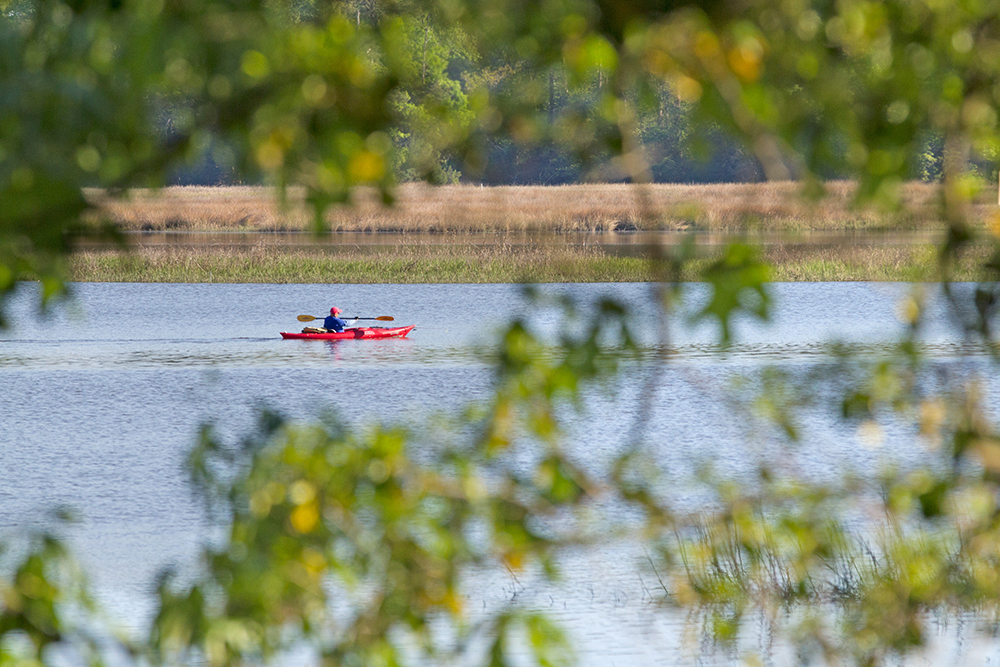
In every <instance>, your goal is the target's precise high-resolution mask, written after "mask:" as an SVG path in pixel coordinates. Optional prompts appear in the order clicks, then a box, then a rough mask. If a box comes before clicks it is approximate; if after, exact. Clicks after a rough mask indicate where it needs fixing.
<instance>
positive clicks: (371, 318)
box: [298, 315, 396, 322]
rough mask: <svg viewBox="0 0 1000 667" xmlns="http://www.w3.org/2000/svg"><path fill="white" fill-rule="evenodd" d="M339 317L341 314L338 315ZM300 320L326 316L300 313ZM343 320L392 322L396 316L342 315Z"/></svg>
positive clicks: (310, 320) (319, 318)
mask: <svg viewBox="0 0 1000 667" xmlns="http://www.w3.org/2000/svg"><path fill="white" fill-rule="evenodd" d="M338 317H339V316H338ZM298 319H299V322H312V321H313V320H323V319H326V318H325V317H313V316H312V315H299V318H298ZM340 319H342V320H379V321H380V322H392V321H393V320H394V319H396V318H394V317H389V316H388V315H382V316H380V317H341V318H340Z"/></svg>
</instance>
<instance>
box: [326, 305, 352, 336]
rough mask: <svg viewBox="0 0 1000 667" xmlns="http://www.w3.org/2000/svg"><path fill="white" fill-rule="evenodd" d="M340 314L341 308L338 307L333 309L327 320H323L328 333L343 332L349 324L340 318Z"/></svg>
mask: <svg viewBox="0 0 1000 667" xmlns="http://www.w3.org/2000/svg"><path fill="white" fill-rule="evenodd" d="M340 312H341V311H340V308H337V307H336V306H334V307H333V308H331V309H330V314H329V315H328V316H327V317H326V319H325V320H323V328H324V329H326V330H327V331H337V332H340V331H343V330H344V327H346V326H347V322H345V321H344V320H342V319H340V318H339V317H338V315H340Z"/></svg>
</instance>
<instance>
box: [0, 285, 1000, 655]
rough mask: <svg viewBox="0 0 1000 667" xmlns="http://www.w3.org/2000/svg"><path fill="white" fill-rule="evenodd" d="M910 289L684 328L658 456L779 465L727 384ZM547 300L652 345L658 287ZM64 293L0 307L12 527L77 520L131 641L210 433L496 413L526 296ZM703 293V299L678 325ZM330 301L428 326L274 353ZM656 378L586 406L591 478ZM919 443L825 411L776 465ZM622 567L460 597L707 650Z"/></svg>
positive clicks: (597, 647) (607, 557) (855, 288)
mask: <svg viewBox="0 0 1000 667" xmlns="http://www.w3.org/2000/svg"><path fill="white" fill-rule="evenodd" d="M910 290H911V286H908V285H900V284H865V283H834V284H817V283H801V284H784V285H775V286H774V287H773V292H774V295H775V303H776V311H775V313H774V317H773V320H772V322H770V323H766V324H765V323H758V322H752V321H747V320H744V321H741V322H738V323H737V334H738V341H739V342H738V344H737V345H736V346H735V347H734V348H733V349H732V350H730V351H729V352H728V353H726V354H723V355H720V354H719V352H718V350H717V349H716V347H715V341H716V339H717V331H716V330H715V329H714V328H713V326H711V324H710V323H701V324H699V325H697V326H695V325H690V324H688V323H687V320H686V318H685V317H683V316H678V317H677V318H675V320H674V321H673V322H672V329H671V330H672V332H673V336H672V339H671V340H670V345H671V348H672V349H673V350H674V351H675V354H676V356H675V357H674V363H672V364H670V365H669V366H668V367H667V368H665V369H660V370H661V376H659V378H658V381H657V383H656V385H655V387H654V388H653V400H652V405H653V408H654V409H653V412H652V414H650V415H648V417H649V421H648V423H646V424H645V432H646V434H647V436H648V438H649V441H650V448H651V451H653V452H654V453H655V455H656V457H657V460H658V461H659V462H660V464H661V465H662V466H663V468H664V469H666V470H670V471H671V472H672V474H673V475H674V476H675V479H683V478H685V477H686V476H688V475H690V474H691V473H692V472H693V471H694V470H696V469H697V468H698V467H699V466H700V465H701V464H703V463H704V462H706V461H711V462H712V463H713V465H714V466H715V467H716V468H717V469H718V470H719V471H720V472H722V473H724V474H728V475H731V476H734V477H736V478H737V479H739V478H740V476H744V475H745V476H749V475H752V471H753V468H754V463H755V461H757V460H759V458H760V457H769V456H774V455H775V452H776V451H779V450H780V443H777V442H775V440H774V438H773V434H771V433H770V432H769V431H768V430H767V429H766V428H765V427H762V426H761V425H759V424H756V423H755V422H754V420H753V419H752V418H750V417H749V416H748V413H746V412H744V411H743V410H744V408H742V407H740V406H739V405H737V404H734V402H733V401H732V400H731V398H732V396H731V393H730V392H729V391H728V387H729V386H730V383H731V381H732V380H733V379H734V378H736V377H738V376H740V375H744V374H752V373H753V372H754V371H755V370H759V369H760V368H762V367H763V366H764V365H765V364H772V363H775V364H779V365H780V366H781V367H782V368H785V369H791V370H792V371H793V372H803V373H804V372H806V371H807V370H808V369H811V368H815V367H816V365H817V364H818V363H821V362H823V361H825V360H828V359H829V356H828V351H827V348H826V343H828V342H830V341H832V340H836V341H840V342H843V343H846V344H850V345H854V346H856V347H857V348H858V349H860V350H862V351H866V350H870V351H875V352H877V351H879V350H882V349H884V347H885V346H886V345H888V344H889V343H890V342H891V341H892V340H893V339H894V338H895V337H896V336H897V335H899V333H900V332H901V331H902V330H903V325H902V323H901V321H900V319H899V317H898V313H899V301H900V300H901V299H902V298H904V297H905V296H906V295H907V294H908V293H909V291H910ZM544 291H546V292H550V293H568V294H570V295H572V296H574V297H576V298H578V299H580V300H581V301H589V300H592V299H594V298H596V297H598V296H613V297H614V298H617V299H619V300H621V301H623V302H625V303H626V304H629V305H630V306H632V307H633V308H635V309H637V310H638V311H639V312H640V317H639V321H638V332H639V337H640V339H641V340H643V341H644V342H645V343H646V344H647V345H654V344H655V343H656V342H657V339H656V328H655V326H654V325H655V322H653V321H652V319H651V318H652V316H653V314H652V313H651V312H650V307H649V305H648V297H649V294H650V288H649V286H646V285H639V284H608V285H592V284H585V285H582V284H581V285H552V286H546V287H545V288H544ZM73 292H74V296H75V301H74V302H73V303H72V304H70V305H69V306H68V307H61V308H58V309H56V310H55V311H54V312H53V313H51V314H49V315H48V316H44V317H39V316H38V314H37V312H36V304H37V302H36V300H35V297H34V294H33V290H32V289H30V288H28V287H25V288H23V289H22V290H21V291H20V292H19V293H18V294H17V295H16V296H15V298H14V300H13V301H12V303H11V304H10V309H9V311H8V314H9V318H10V320H11V322H12V327H11V328H10V329H8V330H6V331H4V332H2V333H0V387H2V389H3V391H2V392H0V475H2V479H3V484H2V485H0V506H2V507H3V508H4V509H3V512H2V513H0V530H9V529H12V528H15V527H21V526H26V525H39V524H43V523H45V522H46V521H47V520H48V519H47V514H46V511H47V510H49V509H51V508H53V507H56V506H67V507H72V508H74V509H75V510H76V511H77V512H78V514H79V517H80V522H79V523H78V524H77V525H76V526H74V527H73V528H72V529H71V530H70V531H69V538H70V540H71V543H72V544H73V547H74V549H75V551H76V553H77V554H78V556H79V557H80V559H81V560H82V562H83V563H84V566H85V567H86V568H87V570H88V572H89V573H90V575H91V577H92V579H93V582H94V585H95V588H96V590H97V592H98V598H99V600H100V601H101V603H102V604H103V605H104V607H105V608H106V609H108V611H109V614H110V616H111V617H112V618H113V619H114V620H115V621H116V622H117V623H119V624H121V625H123V626H125V627H128V628H132V629H135V628H140V627H142V626H143V625H144V624H145V622H146V621H147V620H148V614H149V611H150V607H149V593H150V591H151V584H152V581H153V578H154V576H155V574H156V572H157V571H159V570H160V569H161V568H162V567H164V566H166V565H168V564H178V565H180V566H182V567H183V566H184V564H185V563H190V562H191V560H192V558H193V556H194V554H195V553H196V551H197V548H198V546H199V544H200V542H201V540H202V539H203V538H204V534H205V531H204V525H203V520H202V514H201V511H200V509H199V506H198V505H197V503H196V502H195V501H194V500H193V499H192V497H191V494H190V491H189V489H188V486H187V483H186V478H185V476H184V473H183V468H182V464H183V460H184V456H185V454H186V453H187V451H188V450H189V449H190V447H191V446H192V444H193V442H194V439H195V437H196V434H197V432H198V429H199V427H200V426H201V425H202V424H205V423H209V422H211V423H212V424H214V425H215V428H216V429H217V430H218V431H219V432H220V433H221V434H222V435H223V437H227V438H237V437H239V436H240V435H241V434H245V433H247V432H249V431H250V430H251V428H252V425H253V416H254V414H255V411H256V409H257V408H258V407H259V406H262V405H267V406H269V407H272V408H275V409H278V410H279V411H281V412H283V413H284V414H286V415H288V416H290V417H291V418H293V419H304V420H305V419H313V418H316V417H317V416H320V415H323V414H326V413H329V412H331V411H332V412H335V413H336V414H337V415H339V416H340V417H342V418H343V419H345V420H347V422H348V423H350V424H363V423H370V422H375V421H387V422H392V421H396V420H400V419H404V420H412V419H415V418H418V416H419V415H424V414H427V413H428V412H429V411H433V410H444V411H450V410H456V409H458V408H460V407H461V406H463V405H465V404H466V402H468V401H470V400H476V399H481V398H485V397H486V396H488V393H489V386H490V378H491V374H490V368H489V366H488V364H487V363H486V362H485V361H484V357H483V354H484V351H488V350H489V349H490V345H491V340H492V337H493V334H494V332H495V331H496V330H497V328H498V327H500V326H502V325H503V324H504V323H505V322H506V321H508V320H509V319H510V318H512V317H517V316H520V315H522V314H523V313H525V312H526V303H525V300H524V298H523V296H522V294H521V291H520V289H519V288H518V287H516V286H510V285H338V286H329V285H178V284H139V285H133V284H79V285H75V286H74V289H73ZM705 295H706V290H705V288H704V287H703V286H692V288H691V294H690V295H689V298H688V310H690V311H694V310H696V309H697V307H698V304H699V303H700V302H701V301H702V300H703V299H704V297H705ZM331 305H337V306H339V307H341V308H342V309H343V310H344V311H345V314H347V315H349V316H353V315H358V316H365V317H374V316H379V315H392V316H394V317H395V324H401V325H408V324H414V325H416V327H417V328H416V329H415V330H414V331H413V332H412V333H411V335H410V337H409V338H407V339H393V340H384V341H331V342H320V341H284V340H282V339H281V338H280V337H279V336H278V332H279V331H280V330H291V331H296V330H298V329H299V328H301V326H302V325H301V324H300V323H299V322H297V321H296V319H295V316H296V315H298V314H311V315H317V316H319V315H324V314H325V313H326V312H327V311H328V310H329V307H330V306H331ZM931 319H932V322H931V325H930V326H929V327H928V328H927V330H926V331H925V332H924V333H923V337H922V340H923V343H924V346H925V350H926V351H927V353H928V354H929V355H930V356H931V358H932V360H933V364H934V366H935V368H936V372H938V373H941V374H943V376H942V377H951V376H954V375H961V376H963V377H964V376H967V375H968V374H970V373H976V372H981V373H987V372H988V366H987V361H986V360H985V358H983V357H982V356H981V355H977V354H975V353H974V351H973V350H972V348H970V347H969V346H967V345H966V344H965V343H964V342H963V341H962V340H960V339H959V338H957V337H956V336H955V335H953V334H952V333H951V329H950V327H949V326H948V323H947V321H946V318H945V311H944V309H943V308H942V307H941V305H940V303H938V305H936V306H935V307H934V311H933V313H932V317H931ZM532 321H533V323H534V324H535V325H536V326H538V327H539V328H540V329H543V330H546V329H548V330H551V329H553V328H554V327H555V325H556V314H555V313H554V312H553V311H551V310H543V311H541V312H539V313H535V314H534V315H533V316H532ZM654 370H656V368H655V365H654V364H653V363H652V362H651V361H648V360H646V361H642V360H640V361H637V362H634V363H632V364H631V365H629V366H627V368H626V372H625V373H623V375H622V377H621V378H620V379H619V380H618V382H617V384H616V385H615V387H614V389H613V391H610V392H609V391H599V390H595V391H594V392H593V393H592V394H591V395H590V396H589V398H588V402H587V405H588V410H589V412H588V414H587V415H586V416H585V417H580V418H579V419H578V420H577V421H575V422H574V424H573V427H572V428H573V433H574V435H575V439H574V441H575V443H576V445H575V449H574V452H575V454H576V455H577V456H578V457H579V458H580V459H581V460H582V461H583V462H584V463H585V464H586V465H588V466H590V467H592V468H594V469H600V468H601V467H602V466H603V465H604V464H606V463H607V462H609V461H610V460H611V459H612V458H613V457H614V455H615V454H616V453H617V452H619V451H620V450H621V447H622V446H623V442H624V441H625V438H626V434H629V433H632V432H633V431H632V427H633V426H634V425H635V420H636V418H637V416H638V413H639V410H638V408H637V407H636V406H637V405H638V404H639V403H640V398H641V396H642V394H643V393H644V392H647V391H649V389H650V387H649V385H647V380H648V379H649V377H650V373H652V372H653V371H654ZM990 389H991V391H990V392H989V400H990V405H991V408H993V409H994V412H996V408H997V405H996V404H997V399H996V396H997V392H996V391H994V390H993V389H994V388H993V387H991V388H990ZM914 435H915V434H914V433H913V432H912V430H910V429H909V428H908V427H906V426H905V425H899V426H898V427H892V426H890V428H888V429H887V431H886V433H885V434H884V439H883V443H882V445H881V446H880V447H872V446H870V443H866V442H864V440H863V438H860V437H859V436H858V434H857V433H856V432H855V431H854V430H853V429H852V428H848V427H845V426H844V425H842V424H841V423H839V422H838V420H837V419H836V416H835V415H831V414H827V413H824V412H822V411H815V412H814V413H812V414H811V415H810V418H809V423H808V425H807V436H808V437H807V439H806V444H804V445H802V446H800V447H798V448H797V449H795V451H794V452H792V453H787V452H785V451H784V450H780V451H781V453H780V454H779V455H780V456H783V457H784V458H785V459H787V464H788V465H794V466H798V467H799V469H801V470H803V471H804V472H805V474H806V475H807V476H812V477H815V478H817V479H820V480H822V479H824V478H833V477H835V476H836V475H840V474H843V471H844V470H846V469H854V470H858V471H869V472H870V471H874V470H877V469H879V467H880V466H882V465H884V464H885V463H886V462H892V463H893V464H896V465H904V466H905V465H910V464H917V463H920V462H922V461H926V459H927V454H926V452H922V451H919V450H914V449H913V448H912V447H908V446H907V447H903V445H906V444H907V443H911V442H912V441H913V440H914ZM897 445H898V446H897ZM677 488H678V495H679V502H685V498H686V499H687V502H691V503H697V502H698V491H697V489H696V488H695V487H685V486H684V485H683V484H679V485H678V487H677ZM627 551H628V550H627V549H626V548H624V547H623V548H622V549H621V550H618V549H612V548H610V547H609V548H607V549H605V550H603V551H600V552H598V553H589V554H583V555H578V556H571V557H569V558H567V561H566V570H567V578H568V582H569V583H568V584H567V586H565V587H564V588H561V589H556V590H553V589H551V588H550V587H545V586H542V585H541V584H538V583H537V582H533V581H530V580H527V579H528V578H527V577H525V578H524V579H525V580H520V581H515V580H513V579H512V578H510V576H509V575H507V574H506V573H503V572H500V573H497V574H496V575H495V576H487V577H485V578H484V580H483V583H482V585H481V588H480V589H477V590H475V591H472V592H471V593H470V596H472V598H473V599H471V600H470V606H474V605H479V604H480V602H481V604H482V605H483V607H491V608H492V607H493V606H494V605H504V604H509V603H510V601H511V599H513V598H517V599H519V600H521V601H524V602H525V603H526V604H528V605H529V606H533V607H537V608H540V609H543V610H546V611H548V612H550V613H551V614H552V615H553V616H554V617H555V618H556V620H558V621H560V622H561V623H563V624H564V625H565V626H566V627H568V628H569V630H570V632H571V633H572V635H573V637H574V643H575V644H576V645H577V647H578V651H579V654H580V658H581V663H582V664H585V665H605V664H612V663H614V664H619V665H621V664H630V665H646V664H661V663H662V661H663V660H664V659H666V658H665V656H673V657H672V658H669V660H668V661H669V662H675V661H683V660H684V659H691V656H692V654H697V650H692V647H691V646H690V645H688V644H685V643H683V642H682V636H683V622H682V619H681V620H678V619H676V618H672V617H671V616H670V615H668V614H665V613H664V612H663V610H662V609H661V608H659V607H658V606H656V605H655V604H651V603H652V602H653V601H654V600H655V599H656V598H657V596H656V585H655V584H654V580H653V579H651V578H650V575H649V573H648V572H647V573H646V575H645V578H643V575H642V574H641V568H638V569H637V567H636V563H635V559H634V554H628V553H627ZM637 573H638V574H637ZM694 648H695V649H697V646H695V647H694Z"/></svg>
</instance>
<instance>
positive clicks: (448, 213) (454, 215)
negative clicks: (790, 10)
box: [88, 182, 997, 233]
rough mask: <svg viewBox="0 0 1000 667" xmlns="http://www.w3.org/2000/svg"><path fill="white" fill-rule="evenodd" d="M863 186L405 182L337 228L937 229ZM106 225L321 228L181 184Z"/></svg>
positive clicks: (933, 204)
mask: <svg viewBox="0 0 1000 667" xmlns="http://www.w3.org/2000/svg"><path fill="white" fill-rule="evenodd" d="M854 190H855V188H854V186H853V184H851V183H848V182H832V183H829V184H827V196H826V197H824V198H823V199H821V200H820V201H818V202H816V203H810V202H806V201H804V200H803V199H802V197H801V196H800V195H801V186H800V185H799V184H798V183H792V182H779V183H713V184H704V185H680V184H657V185H648V186H641V187H640V186H635V185H629V184H587V185H566V186H554V187H553V186H517V187H489V188H480V187H477V186H472V185H454V186H443V187H434V188H432V187H428V186H424V185H421V184H406V185H403V186H401V187H400V188H399V189H398V191H397V197H398V200H397V202H396V204H395V205H394V206H392V207H388V208H387V207H384V206H382V205H381V204H380V203H379V202H378V201H377V200H376V199H375V198H374V197H373V196H372V193H370V192H365V191H359V192H357V193H356V196H355V200H354V202H352V204H351V205H344V206H339V207H335V208H332V209H331V210H330V211H329V212H328V214H327V216H326V222H327V224H328V225H329V228H330V229H331V230H333V231H359V232H436V233H447V232H482V231H487V232H498V231H499V232H519V231H560V232H565V231H614V230H617V231H623V230H641V229H662V230H701V231H718V232H747V231H768V232H798V231H807V230H882V229H929V228H930V229H935V228H939V227H940V226H941V225H940V220H939V218H938V213H939V210H940V209H939V194H940V193H939V188H938V186H937V185H935V184H929V183H920V182H914V183H908V184H906V185H904V186H902V197H903V200H904V202H905V208H904V210H903V211H902V212H895V213H893V212H887V211H881V210H878V209H876V208H872V207H868V208H863V209H857V208H855V207H854V206H853V197H854ZM88 198H89V199H90V201H91V202H92V203H93V204H95V205H96V206H97V207H99V211H100V214H101V217H103V218H104V219H108V220H110V221H111V222H113V223H114V224H115V226H117V227H118V228H119V229H122V230H125V231H144V230H145V231H158V230H177V231H296V230H305V229H308V227H309V223H310V221H311V220H312V217H311V214H310V212H309V211H308V210H307V209H306V207H305V206H304V205H303V204H302V201H301V197H297V196H296V194H295V192H292V193H291V197H290V201H289V205H288V207H287V208H285V209H284V210H282V209H281V208H279V207H278V206H277V205H276V203H275V199H274V196H273V192H272V191H271V190H269V189H266V188H261V187H244V186H239V187H172V188H166V189H164V190H161V191H135V192H132V193H130V195H129V196H128V197H126V198H124V199H111V198H108V197H106V196H104V195H103V194H102V193H101V192H99V191H92V192H89V193H88ZM996 211H997V206H996V192H995V190H994V189H992V188H987V189H985V190H984V192H983V193H982V195H981V197H980V198H979V201H978V202H977V204H976V205H974V206H973V207H972V208H971V210H970V217H971V219H972V220H973V221H975V222H979V223H985V222H988V221H989V220H990V219H991V218H992V216H994V215H995V214H996Z"/></svg>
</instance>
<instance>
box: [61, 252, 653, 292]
mask: <svg viewBox="0 0 1000 667" xmlns="http://www.w3.org/2000/svg"><path fill="white" fill-rule="evenodd" d="M71 276H72V279H74V280H79V281H89V282H188V283H204V282H225V283H385V284H388V283H411V284H412V283H520V282H604V281H609V280H614V281H621V282H642V281H644V280H647V279H648V276H649V268H648V263H647V262H646V261H644V260H642V259H639V258H626V257H614V256H610V255H607V254H604V253H602V252H599V251H596V250H591V251H582V252H562V251H560V252H552V251H551V250H547V249H541V248H517V247H510V246H503V245H499V246H485V247H483V246H471V247H470V246H443V247H442V246H431V247H421V246H416V247H402V248H388V249H382V250H378V251H375V252H366V251H356V250H347V251H342V252H326V251H323V250H322V249H314V250H301V249H290V250H286V249H283V248H280V247H274V246H254V247H251V248H240V249H228V250H225V251H220V250H218V249H212V248H197V247H196V248H177V247H170V246H166V247H153V248H140V249H137V250H134V251H132V252H123V251H108V250H92V251H83V252H80V253H77V254H76V255H74V256H73V258H72V261H71Z"/></svg>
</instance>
